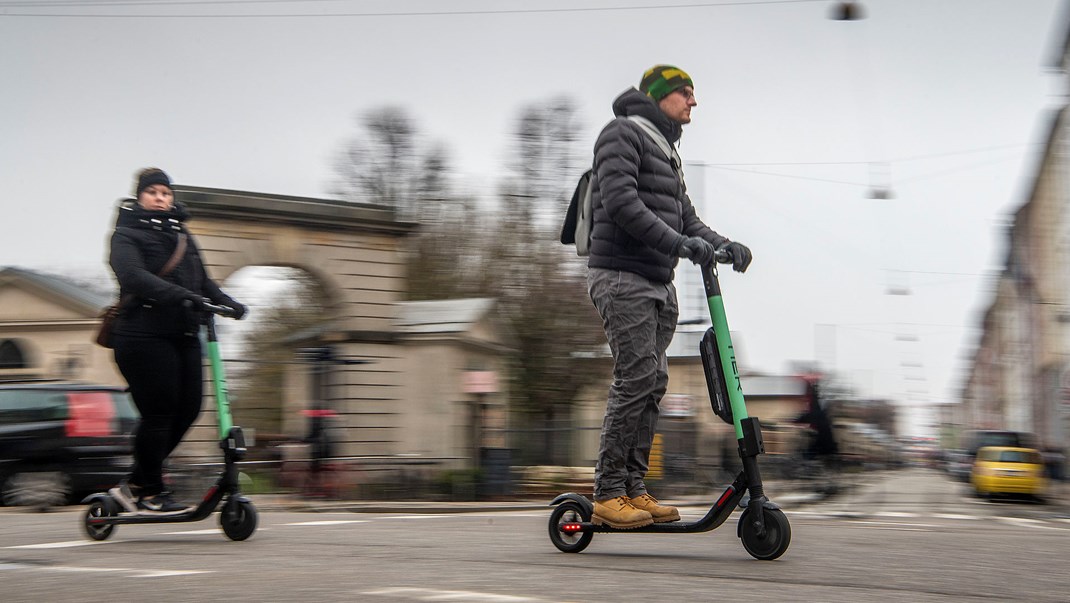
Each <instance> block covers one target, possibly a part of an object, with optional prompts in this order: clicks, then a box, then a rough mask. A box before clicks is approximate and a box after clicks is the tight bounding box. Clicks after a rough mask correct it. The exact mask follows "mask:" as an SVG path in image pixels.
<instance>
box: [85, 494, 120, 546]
mask: <svg viewBox="0 0 1070 603" xmlns="http://www.w3.org/2000/svg"><path fill="white" fill-rule="evenodd" d="M117 513H118V511H117V510H116V509H115V503H113V502H112V501H111V500H110V499H107V500H99V499H98V500H94V501H93V502H91V503H89V507H88V508H87V509H86V510H85V517H84V518H83V523H82V525H83V526H84V527H85V533H86V535H87V536H89V537H90V538H92V539H93V540H107V539H108V537H109V536H111V534H112V532H114V531H115V524H113V523H104V522H103V521H101V519H103V518H106V517H115V515H116V514H117Z"/></svg>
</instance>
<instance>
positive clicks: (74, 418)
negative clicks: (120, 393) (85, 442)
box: [65, 392, 115, 438]
mask: <svg viewBox="0 0 1070 603" xmlns="http://www.w3.org/2000/svg"><path fill="white" fill-rule="evenodd" d="M67 408H68V409H69V410H68V412H67V422H66V424H65V430H66V432H67V437H70V438H77V437H83V438H84V437H90V438H92V437H103V436H110V435H113V429H112V426H113V425H114V424H115V405H114V404H112V401H111V394H110V393H109V392H69V393H68V394H67Z"/></svg>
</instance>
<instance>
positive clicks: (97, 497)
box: [81, 492, 112, 505]
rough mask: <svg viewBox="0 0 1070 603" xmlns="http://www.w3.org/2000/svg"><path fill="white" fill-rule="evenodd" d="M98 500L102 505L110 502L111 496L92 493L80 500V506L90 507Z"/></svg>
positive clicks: (103, 493) (105, 493)
mask: <svg viewBox="0 0 1070 603" xmlns="http://www.w3.org/2000/svg"><path fill="white" fill-rule="evenodd" d="M98 500H99V501H100V502H103V503H108V502H112V500H111V496H109V495H108V493H107V492H94V493H93V494H90V495H89V496H87V497H85V498H84V499H82V502H81V504H83V505H91V504H93V503H94V502H96V501H98Z"/></svg>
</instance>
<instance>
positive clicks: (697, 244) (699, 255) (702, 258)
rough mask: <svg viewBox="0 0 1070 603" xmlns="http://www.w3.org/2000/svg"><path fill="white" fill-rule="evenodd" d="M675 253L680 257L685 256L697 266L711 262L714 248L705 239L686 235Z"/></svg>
mask: <svg viewBox="0 0 1070 603" xmlns="http://www.w3.org/2000/svg"><path fill="white" fill-rule="evenodd" d="M677 253H678V254H679V255H680V257H682V258H687V259H689V260H691V261H692V262H694V263H695V264H697V265H699V266H706V265H707V264H711V263H713V255H714V253H716V250H714V248H713V245H710V243H709V241H707V240H706V239H703V238H701V237H687V239H685V240H684V242H683V243H680V249H679V251H678V252H677Z"/></svg>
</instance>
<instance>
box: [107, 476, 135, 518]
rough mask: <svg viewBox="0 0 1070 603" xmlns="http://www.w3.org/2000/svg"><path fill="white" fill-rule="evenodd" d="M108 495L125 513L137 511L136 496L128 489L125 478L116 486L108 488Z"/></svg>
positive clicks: (128, 485)
mask: <svg viewBox="0 0 1070 603" xmlns="http://www.w3.org/2000/svg"><path fill="white" fill-rule="evenodd" d="M108 496H110V497H111V498H112V500H114V501H115V502H117V503H119V506H121V507H122V508H123V510H124V511H126V512H127V513H137V512H138V508H137V497H135V496H134V493H133V492H131V491H130V484H129V483H128V482H127V481H126V480H123V481H121V482H119V485H118V486H115V487H114V488H112V489H111V490H108Z"/></svg>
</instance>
